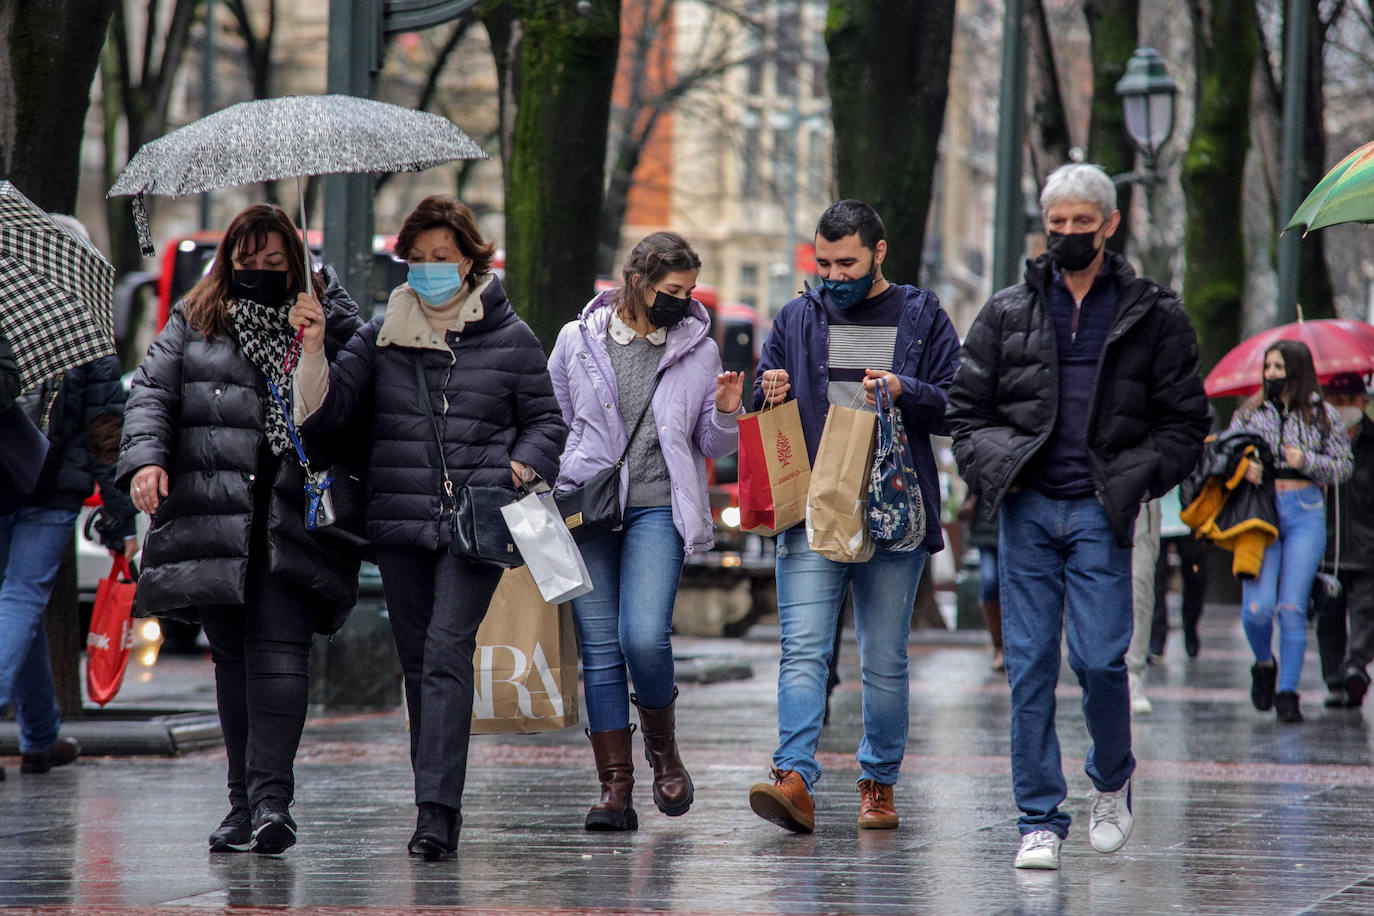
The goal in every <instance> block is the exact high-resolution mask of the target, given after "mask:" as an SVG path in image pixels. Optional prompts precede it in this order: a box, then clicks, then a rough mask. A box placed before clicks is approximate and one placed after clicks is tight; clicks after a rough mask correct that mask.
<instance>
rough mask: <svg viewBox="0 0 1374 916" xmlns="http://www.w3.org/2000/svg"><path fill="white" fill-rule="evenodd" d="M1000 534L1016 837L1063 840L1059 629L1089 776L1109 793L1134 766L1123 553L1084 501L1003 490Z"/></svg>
mask: <svg viewBox="0 0 1374 916" xmlns="http://www.w3.org/2000/svg"><path fill="white" fill-rule="evenodd" d="M999 532H1000V541H999V542H998V550H997V559H998V561H999V563H1000V566H1001V568H1000V569H999V570H998V572H999V575H1000V577H1001V585H1002V634H1003V635H1002V648H1003V652H1004V654H1005V657H1006V662H1007V681H1008V683H1009V684H1010V685H1011V772H1012V788H1013V792H1014V794H1015V796H1016V806H1017V807H1018V808H1020V809H1021V818H1020V820H1019V821H1018V824H1017V826H1018V827H1019V829H1020V831H1021V833H1022V834H1027V833H1031V832H1032V831H1035V830H1051V831H1053V832H1054V833H1056V834H1058V835H1059V836H1060V837H1066V836H1068V832H1069V815H1068V813H1067V812H1065V811H1063V810H1061V809H1060V807H1059V805H1060V803H1061V802H1063V801H1064V799H1065V797H1066V796H1067V794H1068V787H1067V785H1066V784H1065V781H1064V770H1063V766H1062V764H1061V762H1060V751H1059V736H1058V735H1057V734H1056V733H1055V729H1054V713H1055V700H1054V690H1055V687H1056V686H1057V685H1058V683H1059V668H1060V638H1061V635H1062V634H1063V633H1064V632H1067V634H1068V645H1069V666H1070V667H1071V668H1073V671H1074V673H1075V674H1076V675H1077V676H1078V683H1079V686H1081V687H1082V688H1083V716H1084V719H1085V720H1086V723H1087V727H1088V735H1089V736H1090V737H1091V738H1092V746H1091V747H1090V748H1089V749H1088V753H1087V761H1086V766H1085V767H1084V769H1085V770H1086V772H1087V774H1088V778H1089V779H1091V780H1092V783H1093V786H1094V787H1095V788H1097V789H1098V790H1099V791H1104V792H1112V791H1116V790H1117V789H1120V788H1121V787H1122V786H1123V785H1124V784H1125V783H1126V780H1127V779H1129V778H1130V775H1131V773H1132V772H1133V771H1134V770H1135V758H1134V757H1133V756H1132V755H1131V709H1130V694H1129V691H1128V688H1127V683H1126V660H1125V656H1126V647H1127V646H1128V645H1129V644H1130V641H1131V630H1132V625H1133V621H1132V604H1131V548H1130V547H1119V546H1117V543H1116V537H1115V535H1113V534H1112V531H1111V526H1110V524H1109V523H1108V520H1107V514H1106V512H1105V511H1103V508H1102V504H1101V503H1099V502H1098V501H1097V499H1096V498H1094V497H1091V496H1089V497H1086V498H1083V499H1051V498H1050V497H1048V496H1044V495H1043V494H1040V493H1037V492H1036V491H1034V490H1028V489H1027V490H1019V491H1017V492H1015V493H1011V494H1008V495H1007V497H1006V499H1005V500H1004V501H1003V503H1002V510H1001V527H1000V529H999Z"/></svg>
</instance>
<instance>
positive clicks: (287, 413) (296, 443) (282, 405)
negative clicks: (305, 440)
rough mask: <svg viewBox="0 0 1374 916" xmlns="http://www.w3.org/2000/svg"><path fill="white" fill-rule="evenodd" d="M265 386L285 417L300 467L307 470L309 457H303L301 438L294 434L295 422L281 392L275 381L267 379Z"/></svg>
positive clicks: (303, 450) (308, 468)
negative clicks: (270, 391)
mask: <svg viewBox="0 0 1374 916" xmlns="http://www.w3.org/2000/svg"><path fill="white" fill-rule="evenodd" d="M267 387H268V388H270V389H272V397H273V398H275V399H276V401H277V406H278V407H280V408H281V415H282V416H283V417H284V418H285V419H286V431H287V432H288V433H290V434H291V444H292V445H294V446H295V447H296V458H297V459H299V460H300V463H301V467H303V468H305V469H306V470H307V471H308V470H310V459H308V458H306V457H305V449H304V448H302V447H301V439H300V437H299V436H297V435H296V424H295V423H294V422H293V421H292V420H291V411H290V410H289V409H287V406H286V402H285V401H283V400H282V396H281V392H280V391H278V390H277V383H276V382H274V381H272V380H271V379H268V380H267Z"/></svg>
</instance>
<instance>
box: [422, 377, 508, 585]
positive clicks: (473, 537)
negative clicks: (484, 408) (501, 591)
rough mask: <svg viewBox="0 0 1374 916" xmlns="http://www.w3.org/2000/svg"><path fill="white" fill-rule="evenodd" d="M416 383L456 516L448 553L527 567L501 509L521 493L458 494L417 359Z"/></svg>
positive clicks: (472, 490) (464, 490)
mask: <svg viewBox="0 0 1374 916" xmlns="http://www.w3.org/2000/svg"><path fill="white" fill-rule="evenodd" d="M415 383H416V386H417V387H418V389H419V392H420V398H421V400H423V401H424V404H425V413H426V414H428V415H429V429H430V432H431V433H432V434H433V436H434V447H435V448H436V449H438V451H439V473H440V474H441V475H442V477H443V481H444V493H445V494H446V495H447V496H448V500H449V506H450V508H451V509H452V510H453V514H452V515H451V516H450V517H449V541H448V552H449V553H451V554H453V555H454V556H455V557H461V558H463V559H464V560H470V561H472V562H475V563H486V564H489V565H491V566H500V567H502V568H505V569H511V568H512V567H515V566H523V565H524V563H525V561H524V559H523V558H521V556H520V550H519V548H517V547H516V546H515V539H514V538H512V537H511V536H510V528H509V527H508V526H507V525H506V519H505V517H504V516H502V515H501V507H502V506H506V505H509V504H511V503H513V502H515V501H516V500H517V499H519V498H520V492H519V491H518V490H516V489H514V488H512V487H472V486H463V487H459V488H458V489H457V492H455V491H454V487H453V480H452V479H451V478H450V477H449V476H448V462H447V461H445V460H444V440H443V438H442V437H441V436H440V435H439V420H438V418H437V417H435V415H434V402H433V401H432V400H431V399H430V396H429V382H428V381H427V380H426V379H425V367H424V364H423V363H422V362H421V360H419V359H416V360H415Z"/></svg>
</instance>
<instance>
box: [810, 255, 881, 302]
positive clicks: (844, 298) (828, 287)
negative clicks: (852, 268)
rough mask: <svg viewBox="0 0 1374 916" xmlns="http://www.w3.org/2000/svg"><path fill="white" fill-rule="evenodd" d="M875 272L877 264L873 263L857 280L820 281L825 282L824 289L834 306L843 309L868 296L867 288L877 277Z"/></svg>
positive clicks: (870, 286)
mask: <svg viewBox="0 0 1374 916" xmlns="http://www.w3.org/2000/svg"><path fill="white" fill-rule="evenodd" d="M874 261H875V262H876V261H877V259H876V258H875V259H874ZM877 273H878V265H877V264H876V263H874V264H873V265H872V267H871V268H870V269H869V271H868V273H866V274H864V275H863V276H862V277H860V278H859V279H857V280H831V279H826V280H823V281H821V282H823V283H824V284H825V291H826V292H827V293H829V294H830V301H831V302H833V303H835V308H837V309H839V310H840V311H844V310H845V309H848V308H852V307H853V306H855V305H858V304H859V303H860V302H863V301H864V300H865V299H867V298H868V293H869V290H871V289H873V281H874V280H875V279H877Z"/></svg>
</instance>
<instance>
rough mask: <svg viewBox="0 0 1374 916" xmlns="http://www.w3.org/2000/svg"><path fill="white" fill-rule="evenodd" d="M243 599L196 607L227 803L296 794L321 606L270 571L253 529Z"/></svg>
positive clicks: (240, 803) (262, 542)
mask: <svg viewBox="0 0 1374 916" xmlns="http://www.w3.org/2000/svg"><path fill="white" fill-rule="evenodd" d="M252 541H253V549H252V551H251V552H250V559H249V561H248V579H247V582H246V583H245V586H244V590H245V591H244V597H245V600H244V603H243V604H219V605H206V606H203V607H201V608H200V609H199V610H200V619H201V625H202V626H204V628H205V637H206V639H208V640H209V641H210V656H211V658H213V659H214V662H215V695H216V698H217V700H218V703H219V723H220V729H221V731H223V733H224V749H225V751H226V752H227V753H228V755H229V803H230V805H233V806H248V805H255V804H257V803H258V802H260V801H262V800H263V799H264V798H269V797H273V796H275V797H277V798H283V799H286V800H287V801H290V800H291V799H293V798H294V797H295V788H296V783H295V776H294V774H293V772H292V766H293V763H294V762H295V759H296V749H297V747H299V745H300V741H301V731H302V730H303V729H304V728H305V711H306V706H307V705H308V703H309V700H310V643H311V639H312V638H313V635H314V631H315V621H316V619H317V618H318V615H319V613H320V611H321V610H322V607H321V603H320V599H319V598H318V597H317V596H316V595H315V594H314V593H313V592H311V591H309V590H308V589H305V588H303V587H301V586H299V585H296V584H295V583H293V582H289V581H287V580H285V579H283V578H281V577H280V576H276V575H273V574H271V573H269V572H268V571H267V549H266V538H265V536H259V532H256V531H255V532H254V537H253V539H252Z"/></svg>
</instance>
